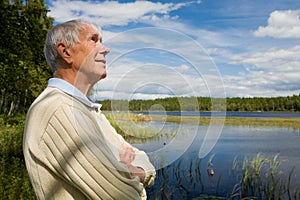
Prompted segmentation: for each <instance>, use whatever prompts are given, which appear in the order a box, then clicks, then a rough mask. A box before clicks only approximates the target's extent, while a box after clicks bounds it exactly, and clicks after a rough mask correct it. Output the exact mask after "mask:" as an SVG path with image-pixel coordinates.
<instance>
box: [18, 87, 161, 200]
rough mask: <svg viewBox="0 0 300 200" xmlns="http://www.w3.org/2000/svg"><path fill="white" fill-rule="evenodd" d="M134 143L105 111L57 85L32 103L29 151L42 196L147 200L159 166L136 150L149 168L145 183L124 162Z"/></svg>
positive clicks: (28, 163)
mask: <svg viewBox="0 0 300 200" xmlns="http://www.w3.org/2000/svg"><path fill="white" fill-rule="evenodd" d="M125 145H129V144H128V143H127V142H126V141H125V140H124V139H123V138H122V137H121V136H120V135H119V134H117V133H116V131H115V129H114V128H113V127H112V126H111V125H110V123H109V122H108V120H107V119H106V117H105V116H104V115H103V114H102V113H101V111H96V110H95V109H94V108H91V107H88V106H86V105H85V104H83V103H81V102H80V101H78V100H76V99H74V98H73V97H72V96H70V95H68V94H66V93H64V92H62V91H61V90H59V89H57V88H51V87H47V88H46V89H45V90H44V92H43V93H42V94H41V95H40V96H39V97H38V98H37V99H36V100H35V101H34V103H33V104H32V106H31V107H30V109H29V111H28V114H27V119H26V126H25V132H24V139H23V151H24V156H25V161H26V167H27V170H28V173H29V177H30V180H31V183H32V185H33V187H34V190H35V192H36V195H37V197H38V199H45V200H49V199H58V200H71V199H78V200H81V199H121V200H125V199H130V200H135V199H141V198H145V189H144V187H143V184H144V186H148V185H152V184H153V181H154V177H155V169H154V167H153V165H152V164H151V163H150V161H149V159H148V157H147V155H146V154H145V152H143V151H139V150H138V149H136V148H135V151H136V157H135V160H134V161H133V162H132V164H133V165H134V166H138V167H141V168H143V169H144V170H145V172H146V178H145V182H144V183H143V184H142V183H140V180H139V178H138V177H133V176H131V174H130V172H129V170H128V168H127V167H126V166H125V165H124V164H122V163H120V162H119V152H120V149H122V148H123V147H124V146H125Z"/></svg>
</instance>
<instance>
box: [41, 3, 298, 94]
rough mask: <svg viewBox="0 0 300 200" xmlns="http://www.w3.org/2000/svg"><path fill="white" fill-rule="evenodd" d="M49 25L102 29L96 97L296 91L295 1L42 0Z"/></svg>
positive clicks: (296, 17) (296, 7)
mask: <svg viewBox="0 0 300 200" xmlns="http://www.w3.org/2000/svg"><path fill="white" fill-rule="evenodd" d="M46 3H47V5H48V8H49V9H50V12H49V15H50V16H52V17H54V19H55V23H60V22H63V21H67V20H70V19H74V18H87V19H90V20H92V21H94V22H96V23H97V24H98V25H99V26H101V27H102V34H103V40H104V44H105V45H106V46H108V47H109V48H110V50H111V52H110V54H108V55H107V60H108V63H107V71H108V76H107V78H106V79H105V80H102V81H100V82H99V84H97V85H96V87H95V93H94V95H95V96H96V98H98V99H153V98H163V97H173V96H211V97H214V96H216V97H217V96H218V97H277V96H291V95H294V94H296V95H298V94H299V93H300V1H299V0H251V1H250V0H198V1H179V0H173V1H171V0H170V1H167V0H163V1H97V0H90V1H70V0H63V1H62V0H60V1H50V0H47V1H46Z"/></svg>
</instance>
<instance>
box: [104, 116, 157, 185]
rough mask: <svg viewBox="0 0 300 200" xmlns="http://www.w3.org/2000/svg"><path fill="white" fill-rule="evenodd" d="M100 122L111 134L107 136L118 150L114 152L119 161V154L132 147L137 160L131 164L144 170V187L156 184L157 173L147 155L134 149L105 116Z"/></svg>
mask: <svg viewBox="0 0 300 200" xmlns="http://www.w3.org/2000/svg"><path fill="white" fill-rule="evenodd" d="M99 121H100V122H101V126H102V129H105V130H106V131H105V132H106V133H105V134H109V135H106V139H107V140H108V142H109V143H110V144H111V145H110V147H117V148H118V149H116V150H113V149H112V151H113V152H115V156H116V157H117V159H118V160H119V152H120V151H121V150H122V148H124V147H125V146H131V147H132V148H133V149H134V151H135V159H134V160H133V162H132V163H131V164H132V165H133V166H136V167H140V168H142V169H143V170H144V171H145V173H146V176H145V179H144V182H143V184H144V186H145V187H149V186H152V185H153V184H154V179H155V176H156V171H155V168H154V166H153V165H152V163H151V162H150V160H149V158H148V156H147V154H146V153H145V152H144V151H141V150H139V149H137V148H135V147H133V146H132V145H131V144H129V143H128V142H127V141H126V140H125V139H124V138H123V137H122V136H121V135H120V134H118V133H117V132H116V130H115V129H114V128H113V127H112V126H111V124H110V123H109V121H108V120H107V118H106V117H105V116H104V114H102V113H101V114H100V118H99Z"/></svg>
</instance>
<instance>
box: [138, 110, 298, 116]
mask: <svg viewBox="0 0 300 200" xmlns="http://www.w3.org/2000/svg"><path fill="white" fill-rule="evenodd" d="M134 113H136V114H139V113H141V114H145V115H169V116H201V117H211V116H213V117H218V116H220V117H223V116H224V115H225V116H226V117H246V118H300V112H213V114H212V112H181V111H172V112H171V111H167V112H159V111H157V112H156V111H155V112H134Z"/></svg>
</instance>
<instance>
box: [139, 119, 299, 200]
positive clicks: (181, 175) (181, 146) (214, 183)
mask: <svg viewBox="0 0 300 200" xmlns="http://www.w3.org/2000/svg"><path fill="white" fill-rule="evenodd" d="M144 126H145V127H146V128H148V127H151V128H153V127H156V128H157V130H160V131H162V132H164V133H165V134H163V135H162V136H161V137H157V138H152V139H146V140H145V139H144V140H143V142H141V143H137V144H135V146H137V147H138V148H140V149H143V150H145V151H146V152H147V154H148V155H149V157H150V159H151V161H152V162H153V163H154V165H155V166H156V168H157V178H156V182H155V185H154V186H153V187H151V188H149V189H147V193H148V197H149V199H192V198H193V197H197V196H199V195H201V194H209V195H218V196H225V195H226V194H229V193H230V192H231V191H232V189H233V188H234V186H235V185H236V184H237V183H238V182H239V180H240V174H239V173H237V172H235V173H234V172H233V171H232V170H231V168H232V166H233V161H234V160H235V159H236V160H237V163H238V165H239V166H240V167H239V168H241V164H242V161H243V160H244V158H248V159H249V160H251V159H252V158H254V157H255V156H257V154H258V153H261V154H262V156H263V157H268V158H273V157H274V156H275V155H276V154H279V160H280V161H282V162H283V163H282V164H281V165H280V170H281V171H282V172H283V173H282V174H283V178H286V177H287V176H288V174H289V172H290V171H291V170H292V169H293V168H294V171H293V174H292V182H291V188H293V189H295V188H298V189H299V185H300V154H299V153H300V131H299V130H293V129H287V128H272V127H269V128H268V127H250V126H235V127H231V126H225V127H223V129H222V132H221V135H220V137H219V138H218V140H217V142H216V144H215V145H214V146H213V147H212V149H211V151H210V152H209V153H208V154H207V155H206V156H205V157H203V158H201V159H200V158H199V150H200V147H201V145H202V144H203V140H204V137H205V135H206V133H207V130H208V127H207V126H186V125H178V124H174V123H158V122H150V123H147V124H145V125H144ZM174 132H178V133H177V135H176V136H173V137H172V136H170V135H172V133H174ZM210 159H211V164H210V165H208V164H209V162H208V161H209V160H210ZM208 168H209V169H213V170H214V172H215V174H214V176H210V175H209V173H208V171H207V169H208Z"/></svg>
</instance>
